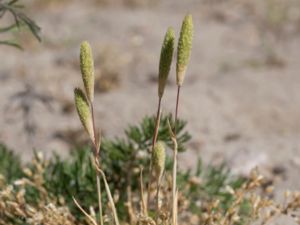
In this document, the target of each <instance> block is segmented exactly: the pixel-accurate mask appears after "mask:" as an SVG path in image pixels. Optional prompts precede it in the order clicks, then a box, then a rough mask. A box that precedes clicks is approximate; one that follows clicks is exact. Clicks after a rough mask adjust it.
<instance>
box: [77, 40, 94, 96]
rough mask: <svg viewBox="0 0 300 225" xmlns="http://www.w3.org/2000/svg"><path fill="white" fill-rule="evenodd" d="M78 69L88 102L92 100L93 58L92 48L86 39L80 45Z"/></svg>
mask: <svg viewBox="0 0 300 225" xmlns="http://www.w3.org/2000/svg"><path fill="white" fill-rule="evenodd" d="M80 69H81V74H82V80H83V84H84V87H85V91H86V94H87V97H88V100H89V101H90V102H93V100H94V83H95V78H94V76H95V75H94V73H95V72H94V59H93V54H92V49H91V46H90V44H89V43H88V42H87V41H84V42H82V43H81V46H80Z"/></svg>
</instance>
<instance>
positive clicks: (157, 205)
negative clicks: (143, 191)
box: [155, 177, 161, 224]
mask: <svg viewBox="0 0 300 225" xmlns="http://www.w3.org/2000/svg"><path fill="white" fill-rule="evenodd" d="M160 184H161V177H159V178H158V179H157V186H156V218H155V222H156V224H158V219H159V193H160Z"/></svg>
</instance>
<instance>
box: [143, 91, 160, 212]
mask: <svg viewBox="0 0 300 225" xmlns="http://www.w3.org/2000/svg"><path fill="white" fill-rule="evenodd" d="M160 117H161V97H159V99H158V106H157V113H156V120H155V129H154V134H153V138H152V146H151V159H150V176H149V184H148V189H147V209H146V211H148V208H149V205H150V189H151V183H152V179H153V176H152V173H153V166H152V154H153V149H154V145H155V143H156V141H157V136H158V129H159V124H160Z"/></svg>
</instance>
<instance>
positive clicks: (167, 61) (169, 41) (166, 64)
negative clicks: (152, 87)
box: [158, 27, 175, 98]
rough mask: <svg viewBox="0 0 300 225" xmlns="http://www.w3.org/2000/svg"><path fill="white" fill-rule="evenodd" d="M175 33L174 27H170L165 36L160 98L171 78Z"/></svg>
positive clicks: (161, 56)
mask: <svg viewBox="0 0 300 225" xmlns="http://www.w3.org/2000/svg"><path fill="white" fill-rule="evenodd" d="M174 42H175V32H174V29H173V28H172V27H169V28H168V30H167V33H166V35H165V38H164V41H163V44H162V48H161V52H160V60H159V75H158V80H159V81H158V96H159V97H160V98H161V97H162V96H163V94H164V90H165V86H166V82H167V79H168V76H169V72H170V67H171V63H172V58H173V52H174Z"/></svg>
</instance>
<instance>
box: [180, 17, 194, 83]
mask: <svg viewBox="0 0 300 225" xmlns="http://www.w3.org/2000/svg"><path fill="white" fill-rule="evenodd" d="M193 30H194V28H193V19H192V16H191V15H186V16H185V18H184V20H183V22H182V26H181V31H180V37H179V40H178V46H177V65H176V81H177V85H178V86H181V85H182V83H183V80H184V76H185V72H186V68H187V65H188V63H189V61H190V56H191V49H192V41H193Z"/></svg>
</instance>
